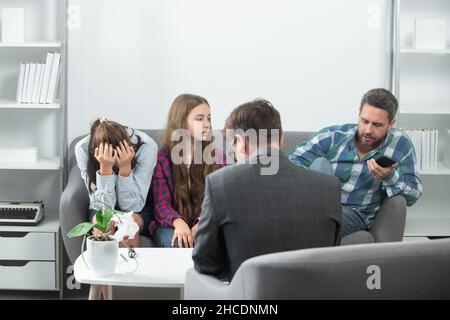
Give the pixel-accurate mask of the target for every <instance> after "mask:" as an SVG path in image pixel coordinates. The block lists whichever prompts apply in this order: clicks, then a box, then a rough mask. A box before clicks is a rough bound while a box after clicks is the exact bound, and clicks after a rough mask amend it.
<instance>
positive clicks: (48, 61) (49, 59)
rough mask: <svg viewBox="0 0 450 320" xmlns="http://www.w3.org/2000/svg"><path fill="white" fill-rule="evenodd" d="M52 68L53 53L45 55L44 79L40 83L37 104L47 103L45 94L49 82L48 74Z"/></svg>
mask: <svg viewBox="0 0 450 320" xmlns="http://www.w3.org/2000/svg"><path fill="white" fill-rule="evenodd" d="M52 66H53V53H52V52H49V53H47V59H46V61H45V70H44V78H43V80H42V81H43V82H42V89H41V94H40V96H39V103H46V102H47V93H48V85H49V81H50V73H51V71H52Z"/></svg>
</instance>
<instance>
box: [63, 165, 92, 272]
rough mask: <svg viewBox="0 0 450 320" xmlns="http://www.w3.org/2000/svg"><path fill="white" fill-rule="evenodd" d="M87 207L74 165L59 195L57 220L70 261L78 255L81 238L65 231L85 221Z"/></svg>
mask: <svg viewBox="0 0 450 320" xmlns="http://www.w3.org/2000/svg"><path fill="white" fill-rule="evenodd" d="M88 209H89V195H88V192H87V190H86V186H85V185H84V182H83V179H82V178H81V174H80V170H79V169H78V167H77V166H74V167H73V168H72V170H70V174H69V179H68V182H67V186H66V188H65V189H64V191H63V193H62V195H61V201H60V208H59V222H60V226H61V234H62V238H63V242H64V247H65V248H66V251H67V254H68V256H69V258H70V260H71V261H72V263H74V262H75V260H76V258H77V257H78V256H79V255H80V250H81V243H82V240H83V238H82V237H77V238H69V237H67V233H68V232H69V231H70V230H71V229H72V228H73V227H75V226H76V225H77V224H79V223H81V222H84V221H86V216H87V212H88Z"/></svg>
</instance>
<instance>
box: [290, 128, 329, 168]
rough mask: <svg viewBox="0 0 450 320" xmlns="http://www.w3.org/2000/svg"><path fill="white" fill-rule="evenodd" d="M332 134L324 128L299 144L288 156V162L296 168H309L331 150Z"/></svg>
mask: <svg viewBox="0 0 450 320" xmlns="http://www.w3.org/2000/svg"><path fill="white" fill-rule="evenodd" d="M332 142H333V134H332V132H331V131H330V130H328V128H324V129H323V130H321V131H320V132H318V133H317V134H315V135H312V136H311V137H309V139H307V140H306V141H304V142H302V143H299V144H298V145H297V146H296V147H295V149H294V151H292V152H291V153H290V154H289V156H288V157H289V160H291V162H292V163H293V164H295V165H297V166H301V167H305V168H309V166H310V165H311V164H312V163H313V162H314V160H316V159H317V158H321V157H325V154H326V153H327V152H328V150H329V149H330V148H331V145H332Z"/></svg>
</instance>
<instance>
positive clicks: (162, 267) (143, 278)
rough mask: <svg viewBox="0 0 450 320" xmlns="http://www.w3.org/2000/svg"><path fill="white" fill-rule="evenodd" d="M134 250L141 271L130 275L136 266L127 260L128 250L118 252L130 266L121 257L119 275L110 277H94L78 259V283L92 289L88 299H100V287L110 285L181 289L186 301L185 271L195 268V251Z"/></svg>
mask: <svg viewBox="0 0 450 320" xmlns="http://www.w3.org/2000/svg"><path fill="white" fill-rule="evenodd" d="M135 250H136V259H137V262H138V268H137V270H136V271H135V272H134V273H132V274H129V273H127V271H128V272H130V271H133V269H135V266H136V263H135V261H133V259H130V258H128V255H127V249H126V248H120V249H119V252H120V253H121V254H122V255H123V256H124V257H125V258H126V259H127V261H128V262H125V260H124V259H123V258H122V257H119V260H118V264H117V267H116V271H115V273H114V274H113V275H111V276H109V277H97V276H94V275H93V274H92V273H91V272H90V271H89V269H88V268H87V266H86V264H85V263H84V261H83V257H82V256H79V257H78V258H77V260H76V261H75V264H74V275H75V279H76V280H77V281H78V282H80V283H86V284H90V285H91V289H90V292H89V299H90V300H93V299H99V298H100V286H101V285H107V286H108V287H109V288H111V286H127V287H156V288H180V291H181V298H183V294H184V292H183V290H184V281H185V277H186V271H187V270H188V269H190V268H192V267H193V266H194V263H193V261H192V250H193V249H187V248H135ZM86 257H87V255H86V254H85V258H86ZM110 293H111V290H110ZM109 296H110V297H111V295H109Z"/></svg>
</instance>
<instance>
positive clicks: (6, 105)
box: [0, 98, 61, 109]
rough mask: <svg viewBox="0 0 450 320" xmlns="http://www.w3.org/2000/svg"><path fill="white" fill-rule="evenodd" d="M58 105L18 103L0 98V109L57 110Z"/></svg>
mask: <svg viewBox="0 0 450 320" xmlns="http://www.w3.org/2000/svg"><path fill="white" fill-rule="evenodd" d="M59 108H61V104H60V103H18V102H17V101H16V100H8V99H1V98H0V109H59Z"/></svg>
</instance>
